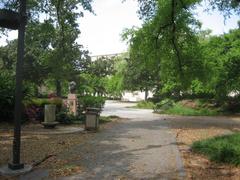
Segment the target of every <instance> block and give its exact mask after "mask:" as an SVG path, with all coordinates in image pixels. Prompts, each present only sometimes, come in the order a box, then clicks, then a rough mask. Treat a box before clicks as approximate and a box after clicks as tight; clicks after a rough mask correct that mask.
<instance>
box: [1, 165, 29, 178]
mask: <svg viewBox="0 0 240 180" xmlns="http://www.w3.org/2000/svg"><path fill="white" fill-rule="evenodd" d="M31 170H32V166H30V165H24V168H23V169H19V170H12V169H10V168H9V167H8V165H7V166H3V167H1V168H0V175H2V176H19V175H22V174H25V173H27V172H30V171H31Z"/></svg>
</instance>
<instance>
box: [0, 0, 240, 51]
mask: <svg viewBox="0 0 240 180" xmlns="http://www.w3.org/2000/svg"><path fill="white" fill-rule="evenodd" d="M93 9H94V11H95V13H96V15H93V14H90V13H85V17H84V18H81V19H79V26H80V29H81V36H80V38H79V39H78V42H79V43H80V44H83V45H84V47H85V48H87V49H89V51H90V53H91V55H103V54H111V53H120V52H124V51H126V50H127V45H126V44H125V43H124V42H121V37H120V34H121V33H122V31H123V29H124V28H131V27H132V26H141V21H140V20H139V19H138V15H137V13H136V12H137V9H138V6H137V2H136V0H135V1H134V0H127V1H126V2H125V3H122V0H95V2H94V3H93ZM197 13H198V15H197V17H198V18H199V20H200V21H201V22H202V23H203V29H207V28H208V29H212V31H213V34H222V33H224V32H228V31H229V29H233V28H236V27H237V20H239V17H237V16H233V17H232V18H231V19H228V20H226V22H225V23H224V18H223V16H222V15H221V14H220V13H218V12H212V13H211V14H209V13H206V12H203V8H198V10H197ZM16 37H17V32H16V31H12V32H10V33H9V39H14V38H16ZM4 44H5V38H1V39H0V45H4Z"/></svg>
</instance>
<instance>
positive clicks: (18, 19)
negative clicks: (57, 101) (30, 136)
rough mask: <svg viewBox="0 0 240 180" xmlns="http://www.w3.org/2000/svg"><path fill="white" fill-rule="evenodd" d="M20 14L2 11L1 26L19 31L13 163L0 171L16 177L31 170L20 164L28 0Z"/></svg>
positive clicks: (23, 3) (21, 3)
mask: <svg viewBox="0 0 240 180" xmlns="http://www.w3.org/2000/svg"><path fill="white" fill-rule="evenodd" d="M19 2H20V8H19V12H18V13H17V12H14V11H11V10H5V9H4V10H0V26H1V27H4V28H8V29H18V49H17V65H16V89H15V107H14V139H13V157H12V162H11V163H9V164H8V166H7V167H3V168H1V169H0V173H1V174H3V175H16V174H19V173H24V172H27V171H30V170H31V167H30V166H24V164H21V163H20V147H21V113H22V111H21V110H22V96H23V94H22V79H23V59H24V37H25V26H26V23H27V16H26V0H20V1H19Z"/></svg>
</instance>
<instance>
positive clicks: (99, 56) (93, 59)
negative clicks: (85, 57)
mask: <svg viewBox="0 0 240 180" xmlns="http://www.w3.org/2000/svg"><path fill="white" fill-rule="evenodd" d="M124 54H126V53H115V54H102V55H94V56H91V60H92V61H96V60H98V59H101V58H103V57H106V58H114V57H118V56H121V55H124Z"/></svg>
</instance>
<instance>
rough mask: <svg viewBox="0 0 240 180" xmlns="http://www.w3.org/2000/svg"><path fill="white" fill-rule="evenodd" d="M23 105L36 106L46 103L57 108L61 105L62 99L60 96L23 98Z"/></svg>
mask: <svg viewBox="0 0 240 180" xmlns="http://www.w3.org/2000/svg"><path fill="white" fill-rule="evenodd" d="M23 103H24V105H25V107H28V106H32V105H33V106H37V107H44V106H45V105H47V104H54V105H56V106H57V107H58V108H61V107H62V99H61V98H50V99H49V98H32V99H29V100H25V101H24V102H23Z"/></svg>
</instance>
